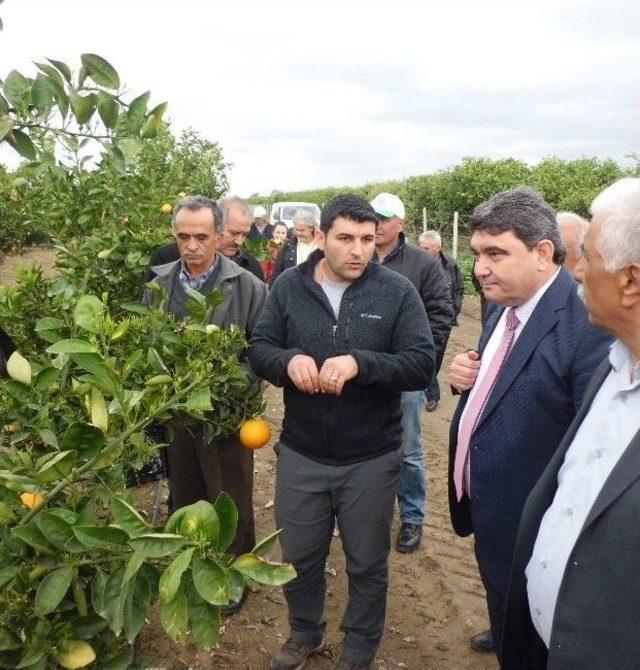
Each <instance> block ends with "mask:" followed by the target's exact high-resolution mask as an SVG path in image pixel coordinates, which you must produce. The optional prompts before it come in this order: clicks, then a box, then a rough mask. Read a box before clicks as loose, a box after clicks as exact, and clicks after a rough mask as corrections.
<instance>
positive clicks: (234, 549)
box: [145, 196, 267, 553]
mask: <svg viewBox="0 0 640 670" xmlns="http://www.w3.org/2000/svg"><path fill="white" fill-rule="evenodd" d="M171 226H172V229H173V233H174V235H175V238H176V241H177V244H178V249H179V251H180V259H179V260H177V261H173V262H171V263H166V264H164V265H159V266H154V267H153V268H151V269H152V271H153V273H154V274H155V275H156V276H155V281H156V282H157V283H158V284H160V285H161V286H162V287H163V288H164V289H165V291H166V298H165V302H164V306H165V310H166V311H167V312H170V313H171V314H173V315H174V316H175V317H177V318H183V317H185V316H186V314H187V310H186V302H187V299H188V297H189V294H190V293H193V292H194V291H198V292H200V293H204V294H206V293H210V292H212V291H214V290H216V289H218V290H220V291H222V292H223V294H224V300H223V302H222V303H221V304H220V305H219V306H218V307H217V308H216V310H215V311H214V312H213V314H212V315H211V317H210V323H212V324H215V325H217V326H219V327H220V328H223V329H228V328H230V327H231V326H232V325H235V326H239V327H240V328H242V329H243V330H244V331H245V333H246V336H247V339H248V338H249V337H251V333H252V331H253V328H254V326H255V324H256V322H257V320H258V317H259V316H260V312H261V311H262V307H263V306H264V302H265V300H266V297H267V288H266V286H265V284H264V283H263V282H261V281H259V280H258V279H256V278H255V277H254V276H253V275H252V274H250V273H249V272H247V271H246V270H243V269H242V268H241V267H240V266H239V265H236V263H234V262H233V261H230V260H229V259H228V258H226V257H225V256H224V255H222V253H218V245H219V242H220V237H221V235H222V232H223V223H222V212H221V210H220V208H219V207H218V205H216V203H214V202H213V201H212V200H209V199H208V198H205V197H203V196H189V197H187V198H184V199H183V200H181V201H180V202H179V203H178V204H177V205H176V206H175V208H174V211H173V218H172V221H171ZM149 301H150V296H149V294H148V293H146V294H145V302H149ZM167 462H168V469H169V483H170V488H171V501H172V509H173V510H175V509H179V508H180V507H184V506H186V505H190V504H192V503H194V502H196V501H198V500H209V501H210V502H214V501H215V499H216V498H217V497H218V495H219V493H220V492H221V491H226V492H227V493H228V494H229V495H230V496H231V498H233V500H234V502H235V503H236V505H237V507H238V514H239V520H238V531H237V535H236V538H235V540H234V542H233V544H232V545H231V547H230V548H229V552H230V553H245V552H249V551H251V549H252V548H253V547H254V546H255V527H254V516H253V452H252V451H251V450H250V449H245V448H244V447H243V446H242V445H241V444H240V441H239V439H238V436H237V435H236V434H233V435H228V436H225V437H223V438H220V439H216V440H214V441H212V442H207V441H206V439H205V436H204V434H203V430H202V429H201V430H191V431H188V430H186V429H176V430H175V435H174V437H173V440H172V442H171V444H170V445H169V447H168V448H167Z"/></svg>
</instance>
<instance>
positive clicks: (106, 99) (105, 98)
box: [98, 91, 120, 130]
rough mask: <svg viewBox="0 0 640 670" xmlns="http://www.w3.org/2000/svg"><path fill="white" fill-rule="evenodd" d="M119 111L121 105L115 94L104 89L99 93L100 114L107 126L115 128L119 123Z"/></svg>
mask: <svg viewBox="0 0 640 670" xmlns="http://www.w3.org/2000/svg"><path fill="white" fill-rule="evenodd" d="M119 111H120V106H119V105H118V102H117V100H115V99H114V98H113V96H111V95H109V94H108V93H105V92H104V91H100V92H99V93H98V114H100V118H101V119H102V123H104V125H105V126H106V127H107V128H110V129H111V130H114V129H115V127H116V126H117V125H118V113H119Z"/></svg>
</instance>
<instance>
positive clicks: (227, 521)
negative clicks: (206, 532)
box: [214, 491, 238, 552]
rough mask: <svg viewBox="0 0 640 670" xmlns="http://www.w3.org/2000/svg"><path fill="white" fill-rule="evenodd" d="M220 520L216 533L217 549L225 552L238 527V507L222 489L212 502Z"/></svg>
mask: <svg viewBox="0 0 640 670" xmlns="http://www.w3.org/2000/svg"><path fill="white" fill-rule="evenodd" d="M214 508H215V510H216V514H217V515H218V519H219V521H220V533H219V534H218V551H221V552H225V551H226V550H227V549H228V548H229V545H231V543H232V542H233V539H234V538H235V536H236V530H237V528H238V508H237V507H236V505H235V503H234V502H233V500H231V498H230V497H229V495H228V494H227V493H225V492H224V491H223V492H222V493H221V494H220V495H219V496H218V499H217V500H216V502H215V504H214Z"/></svg>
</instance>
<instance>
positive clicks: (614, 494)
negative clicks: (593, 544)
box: [582, 430, 640, 530]
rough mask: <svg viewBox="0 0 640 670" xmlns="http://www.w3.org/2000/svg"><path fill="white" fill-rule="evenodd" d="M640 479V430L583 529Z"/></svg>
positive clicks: (605, 485)
mask: <svg viewBox="0 0 640 670" xmlns="http://www.w3.org/2000/svg"><path fill="white" fill-rule="evenodd" d="M639 477H640V430H639V431H638V432H637V433H636V434H635V436H634V438H633V439H632V440H631V442H629V446H628V447H627V448H626V449H625V451H624V453H623V454H622V456H621V457H620V460H619V461H618V462H617V463H616V465H615V467H614V468H613V470H612V471H611V474H610V475H609V477H608V479H607V481H606V482H605V483H604V486H603V487H602V489H601V491H600V493H599V494H598V497H597V498H596V501H595V502H594V503H593V507H592V508H591V511H590V512H589V516H588V517H587V519H586V521H585V522H584V526H583V527H582V529H583V530H584V529H585V528H588V526H589V525H590V524H592V523H593V522H594V521H595V520H596V519H597V518H598V517H599V516H600V515H601V514H602V513H603V512H604V511H605V510H606V509H607V507H609V505H611V503H613V502H614V501H615V500H616V498H618V497H620V496H621V495H622V494H623V493H624V492H625V491H626V490H627V489H628V488H629V487H630V486H631V485H632V484H633V483H634V482H635V481H636V480H637V479H638V478H639Z"/></svg>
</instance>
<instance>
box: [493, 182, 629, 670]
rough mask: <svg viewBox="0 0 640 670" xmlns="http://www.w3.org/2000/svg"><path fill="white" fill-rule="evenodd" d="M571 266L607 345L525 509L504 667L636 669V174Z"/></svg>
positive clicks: (611, 198) (599, 204) (596, 210)
mask: <svg viewBox="0 0 640 670" xmlns="http://www.w3.org/2000/svg"><path fill="white" fill-rule="evenodd" d="M591 211H592V214H593V220H592V222H591V225H590V226H589V229H588V231H587V234H586V237H585V240H584V243H583V254H582V258H581V260H580V261H579V263H578V266H577V271H578V274H579V276H580V278H581V279H582V290H583V294H584V298H585V301H586V304H587V309H588V312H589V320H590V321H591V322H592V323H594V324H597V325H599V326H602V327H603V328H606V329H607V330H610V331H611V332H612V333H613V334H614V335H615V336H616V338H617V339H616V340H615V342H614V343H613V345H612V346H611V351H610V353H609V356H608V358H606V359H605V360H604V361H603V363H602V364H601V366H600V367H599V368H598V370H597V371H596V373H595V375H594V377H593V379H592V380H591V383H590V385H589V387H588V388H587V391H586V393H585V397H584V401H583V404H582V407H581V408H580V412H579V413H578V416H577V417H576V419H575V421H574V422H573V423H572V424H571V427H570V428H569V430H568V432H567V434H566V435H565V438H564V439H563V441H562V443H561V445H560V447H559V448H558V450H557V451H556V453H555V455H554V456H553V458H552V459H551V462H550V463H549V465H548V467H547V468H546V470H545V471H544V473H543V475H542V477H541V478H540V480H539V481H538V483H537V484H536V486H535V488H534V489H533V491H532V492H531V495H530V496H529V499H528V500H527V503H526V505H525V508H524V511H523V513H522V520H521V523H520V529H519V532H518V538H517V543H516V550H515V557H514V565H513V573H512V579H511V586H510V590H509V598H508V607H507V612H506V618H505V635H504V643H503V666H502V667H503V668H504V670H520V668H530V669H531V670H545V668H546V669H548V670H574V669H575V670H578V669H579V670H603V669H604V668H610V669H611V670H614V669H615V670H636V669H637V668H638V667H639V665H640V635H638V621H640V580H638V564H639V563H640V533H639V532H638V526H639V522H638V519H639V516H638V512H639V510H640V179H621V180H619V181H617V182H616V183H615V184H613V185H612V186H610V187H609V188H607V189H606V190H605V191H603V192H602V193H601V194H600V195H599V196H598V197H597V198H596V199H595V200H594V202H593V204H592V205H591Z"/></svg>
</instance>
